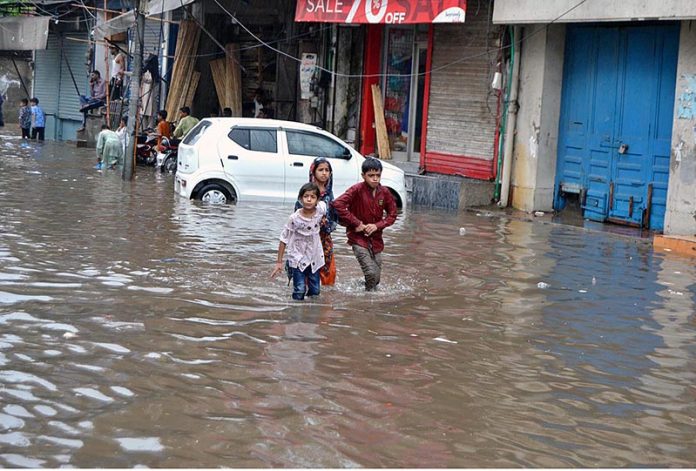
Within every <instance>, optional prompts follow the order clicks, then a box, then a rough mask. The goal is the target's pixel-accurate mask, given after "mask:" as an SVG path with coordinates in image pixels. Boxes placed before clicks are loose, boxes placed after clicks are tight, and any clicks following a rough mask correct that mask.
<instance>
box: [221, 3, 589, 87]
mask: <svg viewBox="0 0 696 471" xmlns="http://www.w3.org/2000/svg"><path fill="white" fill-rule="evenodd" d="M213 1H214V2H215V3H216V4H217V5H218V7H220V9H221V10H222V11H224V12H225V13H226V14H227V15H228V16H229V17H230V18H232V19H233V20H234V22H235V24H238V25H239V26H240V27H241V28H242V29H244V30H245V31H246V32H247V33H248V34H249V35H250V36H251V37H253V38H254V39H255V40H256V41H258V42H259V43H260V44H261V45H262V46H265V47H267V48H268V49H270V50H272V51H275V52H276V53H278V54H280V55H282V56H284V57H287V58H288V59H291V60H293V61H295V62H300V63H301V62H302V59H300V58H298V57H295V56H293V55H291V54H288V53H286V52H284V51H281V50H280V49H276V48H274V47H273V46H271V45H270V44H269V43H267V42H265V41H263V40H262V39H261V38H259V37H258V36H256V35H255V34H254V33H253V32H251V31H250V30H249V28H247V27H246V26H244V24H243V23H242V22H240V21H239V19H238V18H237V17H236V16H234V15H233V14H232V13H230V12H229V11H228V10H227V9H225V7H224V6H223V5H222V4H221V3H220V2H219V1H218V0H213ZM587 1H588V0H580V1H579V2H578V3H577V4H575V5H574V6H572V7H571V8H569V9H568V10H566V11H564V12H563V13H561V14H560V15H558V16H557V17H556V18H554V19H553V20H552V21H550V22H549V23H547V24H545V28H540V29H538V30H536V31H533V32H531V33H530V34H528V35H527V36H524V37H522V38H520V39H519V40H518V41H517V46H518V47H519V46H520V45H521V44H522V42H523V41H526V40H527V39H529V38H531V37H533V36H535V35H537V34H539V33H540V32H541V31H544V30H545V29H547V28H548V27H549V26H551V25H552V24H554V23H556V22H557V21H558V20H560V19H561V18H563V17H564V16H566V15H567V14H568V13H570V12H571V11H573V10H575V9H576V8H578V7H580V6H581V5H583V4H584V3H586V2H587ZM510 47H511V46H509V45H508V46H505V47H504V48H503V49H509V48H510ZM488 54H489V52H488V51H485V52H482V53H479V54H472V55H470V56H466V57H462V58H459V59H456V60H454V61H452V62H449V63H447V64H443V65H441V66H438V67H434V68H431V69H430V70H426V71H425V72H418V73H415V74H413V73H411V74H381V73H380V74H344V73H339V72H334V71H332V70H329V69H327V68H325V67H321V66H318V65H317V66H315V69H318V70H321V71H323V72H326V73H328V74H331V75H333V76H335V77H342V78H383V77H401V78H407V77H420V76H425V75H428V74H432V73H433V72H438V71H440V70H444V69H446V68H448V67H451V66H453V65H455V64H459V63H462V62H465V61H468V60H471V59H477V58H479V57H483V56H486V55H488Z"/></svg>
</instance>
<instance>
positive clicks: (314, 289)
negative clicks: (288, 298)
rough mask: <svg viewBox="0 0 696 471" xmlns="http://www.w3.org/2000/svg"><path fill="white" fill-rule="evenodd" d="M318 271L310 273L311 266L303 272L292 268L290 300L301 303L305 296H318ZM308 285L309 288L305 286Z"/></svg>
mask: <svg viewBox="0 0 696 471" xmlns="http://www.w3.org/2000/svg"><path fill="white" fill-rule="evenodd" d="M319 283H320V281H319V270H317V271H316V272H314V273H312V266H311V265H310V266H308V267H307V268H305V269H304V271H303V270H300V269H299V268H292V286H293V290H292V299H295V300H297V301H302V300H303V299H304V297H305V293H307V296H319V291H320V289H321V288H320V284H319ZM307 285H309V287H308V286H307Z"/></svg>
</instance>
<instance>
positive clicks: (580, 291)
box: [578, 289, 587, 293]
mask: <svg viewBox="0 0 696 471" xmlns="http://www.w3.org/2000/svg"><path fill="white" fill-rule="evenodd" d="M578 293H587V290H586V289H579V290H578Z"/></svg>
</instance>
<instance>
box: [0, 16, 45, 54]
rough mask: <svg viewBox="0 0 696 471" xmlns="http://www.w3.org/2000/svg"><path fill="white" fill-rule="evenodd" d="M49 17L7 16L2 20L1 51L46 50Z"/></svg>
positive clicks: (0, 23) (0, 33)
mask: <svg viewBox="0 0 696 471" xmlns="http://www.w3.org/2000/svg"><path fill="white" fill-rule="evenodd" d="M48 20H50V18H49V17H48V16H5V17H1V18H0V50H3V51H33V50H34V49H46V41H47V40H48Z"/></svg>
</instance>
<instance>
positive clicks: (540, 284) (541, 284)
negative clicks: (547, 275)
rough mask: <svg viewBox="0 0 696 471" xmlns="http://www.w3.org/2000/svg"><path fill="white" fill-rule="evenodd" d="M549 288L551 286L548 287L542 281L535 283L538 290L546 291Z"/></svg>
mask: <svg viewBox="0 0 696 471" xmlns="http://www.w3.org/2000/svg"><path fill="white" fill-rule="evenodd" d="M549 286H551V285H549V284H548V283H544V282H543V281H540V282H539V283H537V288H539V289H546V288H548V287H549Z"/></svg>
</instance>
